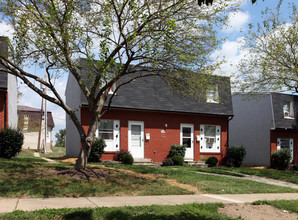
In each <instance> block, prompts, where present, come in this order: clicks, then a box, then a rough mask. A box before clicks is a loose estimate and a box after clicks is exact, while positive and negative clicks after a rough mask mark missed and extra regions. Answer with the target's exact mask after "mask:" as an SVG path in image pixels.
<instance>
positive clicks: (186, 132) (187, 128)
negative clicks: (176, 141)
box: [180, 124, 194, 161]
mask: <svg viewBox="0 0 298 220" xmlns="http://www.w3.org/2000/svg"><path fill="white" fill-rule="evenodd" d="M193 130H194V128H193V125H192V124H181V125H180V144H185V145H187V147H186V151H185V157H184V160H186V161H193V160H194V144H193Z"/></svg>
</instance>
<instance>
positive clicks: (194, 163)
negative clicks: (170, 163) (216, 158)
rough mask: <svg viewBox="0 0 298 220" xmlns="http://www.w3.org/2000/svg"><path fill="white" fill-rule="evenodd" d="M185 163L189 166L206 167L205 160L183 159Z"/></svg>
mask: <svg viewBox="0 0 298 220" xmlns="http://www.w3.org/2000/svg"><path fill="white" fill-rule="evenodd" d="M185 163H186V164H188V165H189V166H191V167H208V165H207V164H205V161H200V160H199V161H185Z"/></svg>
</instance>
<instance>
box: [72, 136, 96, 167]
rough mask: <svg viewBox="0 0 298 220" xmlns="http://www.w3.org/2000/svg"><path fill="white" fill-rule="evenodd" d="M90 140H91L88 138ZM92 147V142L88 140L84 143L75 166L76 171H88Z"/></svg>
mask: <svg viewBox="0 0 298 220" xmlns="http://www.w3.org/2000/svg"><path fill="white" fill-rule="evenodd" d="M88 139H90V138H88ZM91 146H92V141H89V142H88V141H87V138H86V140H85V141H82V147H81V150H80V154H79V157H78V159H77V161H76V164H75V169H77V170H81V169H83V170H85V169H86V166H87V162H88V157H89V154H90V151H91Z"/></svg>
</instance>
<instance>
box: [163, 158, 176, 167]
mask: <svg viewBox="0 0 298 220" xmlns="http://www.w3.org/2000/svg"><path fill="white" fill-rule="evenodd" d="M173 165H174V162H173V160H172V159H171V158H166V159H164V160H163V161H162V166H173Z"/></svg>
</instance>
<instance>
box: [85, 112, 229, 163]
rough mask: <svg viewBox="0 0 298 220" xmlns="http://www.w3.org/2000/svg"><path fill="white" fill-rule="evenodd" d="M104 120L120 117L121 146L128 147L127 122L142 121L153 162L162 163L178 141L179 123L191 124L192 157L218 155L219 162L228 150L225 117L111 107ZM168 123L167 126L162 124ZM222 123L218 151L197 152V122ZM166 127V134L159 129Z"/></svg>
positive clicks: (105, 157)
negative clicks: (147, 134)
mask: <svg viewBox="0 0 298 220" xmlns="http://www.w3.org/2000/svg"><path fill="white" fill-rule="evenodd" d="M103 119H111V120H120V149H125V150H128V121H142V122H144V134H146V133H150V140H149V141H146V140H145V138H144V140H145V152H144V154H145V158H151V159H152V160H153V161H154V162H162V160H163V159H165V158H166V157H167V155H168V153H169V150H170V146H171V144H180V124H181V123H185V124H193V125H194V160H195V161H197V160H200V159H201V158H203V157H210V156H214V157H217V158H218V160H219V161H220V163H222V161H223V159H224V158H225V157H226V149H227V123H228V117H227V116H207V115H199V114H177V113H163V112H149V111H130V110H110V111H109V112H108V113H107V114H106V115H104V118H103ZM89 121H90V119H89V117H88V108H86V107H83V108H82V109H81V123H82V125H83V127H84V129H85V131H86V132H87V130H88V124H89ZM165 124H167V127H166V126H165ZM201 124H210V125H220V126H221V153H200V142H197V141H196V135H200V125H201ZM162 130H165V133H162V132H161V131H162ZM101 159H102V160H112V159H115V152H107V153H105V154H104V155H103V157H102V158H101Z"/></svg>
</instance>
